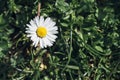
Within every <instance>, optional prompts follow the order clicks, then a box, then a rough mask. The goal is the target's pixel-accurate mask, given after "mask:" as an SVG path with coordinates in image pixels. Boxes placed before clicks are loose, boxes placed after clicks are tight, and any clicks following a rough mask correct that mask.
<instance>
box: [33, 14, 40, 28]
mask: <svg viewBox="0 0 120 80" xmlns="http://www.w3.org/2000/svg"><path fill="white" fill-rule="evenodd" d="M34 21H35V23H36V25H37V27H38V26H39V25H40V24H39V16H37V17H35V19H34Z"/></svg>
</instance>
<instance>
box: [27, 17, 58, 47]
mask: <svg viewBox="0 0 120 80" xmlns="http://www.w3.org/2000/svg"><path fill="white" fill-rule="evenodd" d="M55 24H56V23H55V22H54V21H52V20H51V18H49V17H48V18H46V19H45V20H44V17H43V16H40V17H39V16H37V17H35V18H34V19H33V20H31V21H30V24H27V28H26V31H25V32H26V33H27V37H30V39H31V40H32V41H33V46H35V47H37V45H38V44H39V45H40V48H46V47H50V46H53V43H54V42H55V40H56V38H57V36H56V35H55V34H57V33H58V31H57V30H58V27H57V26H55Z"/></svg>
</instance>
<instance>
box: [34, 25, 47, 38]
mask: <svg viewBox="0 0 120 80" xmlns="http://www.w3.org/2000/svg"><path fill="white" fill-rule="evenodd" d="M36 33H37V36H39V37H41V38H43V37H45V36H46V35H47V29H46V28H45V27H38V28H37V30H36Z"/></svg>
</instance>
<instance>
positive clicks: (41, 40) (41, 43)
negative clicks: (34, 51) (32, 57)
mask: <svg viewBox="0 0 120 80" xmlns="http://www.w3.org/2000/svg"><path fill="white" fill-rule="evenodd" d="M43 44H44V43H43V39H40V47H41V48H44V46H43Z"/></svg>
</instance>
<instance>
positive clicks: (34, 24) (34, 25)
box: [30, 20, 37, 28]
mask: <svg viewBox="0 0 120 80" xmlns="http://www.w3.org/2000/svg"><path fill="white" fill-rule="evenodd" d="M30 24H31V26H32V27H36V28H37V25H36V23H35V21H33V20H31V21H30Z"/></svg>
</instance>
